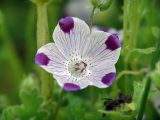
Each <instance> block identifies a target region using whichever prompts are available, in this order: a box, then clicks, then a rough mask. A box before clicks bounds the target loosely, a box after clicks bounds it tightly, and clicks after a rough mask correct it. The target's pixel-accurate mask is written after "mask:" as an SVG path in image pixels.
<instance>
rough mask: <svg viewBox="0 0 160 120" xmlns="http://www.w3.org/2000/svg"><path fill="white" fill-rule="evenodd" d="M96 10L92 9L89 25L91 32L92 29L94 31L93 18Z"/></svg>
mask: <svg viewBox="0 0 160 120" xmlns="http://www.w3.org/2000/svg"><path fill="white" fill-rule="evenodd" d="M95 9H96V7H94V8H93V9H92V12H91V15H90V17H89V20H88V25H89V28H90V32H91V29H92V24H93V17H94V11H95Z"/></svg>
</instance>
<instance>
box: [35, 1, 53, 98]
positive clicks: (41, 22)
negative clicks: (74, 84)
mask: <svg viewBox="0 0 160 120" xmlns="http://www.w3.org/2000/svg"><path fill="white" fill-rule="evenodd" d="M48 42H49V28H48V16H47V4H46V3H37V47H38V48H40V47H41V46H43V45H45V44H46V43H48ZM39 72H40V80H41V93H42V96H43V98H44V99H45V100H48V99H49V98H50V97H51V95H52V92H53V91H52V90H53V80H51V79H50V76H49V74H48V73H47V72H46V71H44V70H42V69H40V70H39Z"/></svg>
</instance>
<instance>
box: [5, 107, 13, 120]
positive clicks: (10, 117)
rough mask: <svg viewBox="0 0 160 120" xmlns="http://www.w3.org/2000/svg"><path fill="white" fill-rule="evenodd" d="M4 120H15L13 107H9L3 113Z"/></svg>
mask: <svg viewBox="0 0 160 120" xmlns="http://www.w3.org/2000/svg"><path fill="white" fill-rule="evenodd" d="M2 120H14V113H13V109H12V107H8V108H7V109H5V110H4V111H3V113H2Z"/></svg>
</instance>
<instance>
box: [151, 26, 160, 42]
mask: <svg viewBox="0 0 160 120" xmlns="http://www.w3.org/2000/svg"><path fill="white" fill-rule="evenodd" d="M152 33H153V35H154V37H155V38H156V39H158V38H159V37H160V28H159V27H152Z"/></svg>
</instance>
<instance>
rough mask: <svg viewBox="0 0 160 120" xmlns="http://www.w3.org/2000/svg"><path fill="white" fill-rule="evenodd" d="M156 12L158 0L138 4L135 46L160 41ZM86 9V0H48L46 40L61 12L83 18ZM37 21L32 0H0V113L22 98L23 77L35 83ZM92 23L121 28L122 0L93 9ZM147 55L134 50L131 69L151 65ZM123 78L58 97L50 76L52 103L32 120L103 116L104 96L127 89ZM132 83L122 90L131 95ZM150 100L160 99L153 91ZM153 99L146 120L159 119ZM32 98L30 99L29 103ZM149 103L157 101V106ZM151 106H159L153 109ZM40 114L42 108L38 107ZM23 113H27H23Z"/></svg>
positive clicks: (159, 8) (121, 65)
mask: <svg viewBox="0 0 160 120" xmlns="http://www.w3.org/2000/svg"><path fill="white" fill-rule="evenodd" d="M159 11H160V1H159V0H146V1H145V7H144V8H143V11H142V13H143V14H142V16H141V21H140V25H139V28H138V30H137V33H138V34H137V38H136V39H137V45H136V47H137V48H149V47H155V46H156V43H157V41H158V40H159V37H158V36H159V34H160V33H159V32H160V30H159V26H160V22H159V21H160V12H159ZM90 12H91V4H90V3H89V0H52V1H51V2H50V4H49V5H48V22H49V32H50V36H49V37H50V41H52V32H53V30H54V27H55V26H56V24H57V23H58V20H59V19H60V18H61V17H64V16H75V17H79V18H81V19H84V20H85V21H86V22H87V20H88V17H89V15H90ZM130 14H132V13H130ZM36 20H37V17H36V5H35V4H33V3H32V2H31V1H29V0H0V116H1V115H2V112H3V111H4V110H5V109H6V108H7V107H8V106H13V105H19V104H22V103H23V98H24V96H22V97H21V95H20V97H19V94H20V93H19V91H20V90H21V89H23V88H22V85H21V84H22V82H23V81H25V80H28V79H31V81H32V79H34V80H33V81H36V83H33V84H34V85H33V86H34V87H35V86H36V84H39V80H38V77H37V74H38V73H37V72H36V71H37V65H35V63H34V55H35V53H36V49H37V48H36V46H37V45H36V43H37V41H36ZM93 24H94V26H96V27H97V26H98V27H103V28H114V29H116V30H123V0H115V1H114V2H113V4H112V6H111V7H110V8H109V10H107V11H104V12H98V11H97V13H96V14H95V17H94V22H93ZM122 43H123V40H122ZM125 54H126V53H125V52H124V53H122V55H121V57H120V60H119V62H118V63H117V64H116V68H117V71H118V73H120V72H122V71H123V70H124V69H125V68H124V64H125V61H124V56H125ZM152 56H153V54H147V55H141V54H140V55H137V54H136V53H135V54H133V55H131V56H130V58H129V60H128V64H129V65H128V68H129V69H131V70H140V69H141V68H147V67H148V66H149V65H150V64H151V59H152ZM133 66H135V67H133ZM28 76H29V78H28ZM143 77H144V74H143V75H140V76H136V77H133V76H128V79H129V80H130V81H133V80H134V79H142V78H143ZM24 79H25V80H24ZM28 81H29V80H28ZM123 81H124V78H123V77H122V78H120V79H119V81H118V83H116V84H117V85H118V90H117V89H116V90H115V89H114V87H109V88H107V89H98V88H95V87H88V88H86V89H84V90H82V91H78V92H74V93H69V92H65V91H64V92H63V94H62V95H63V97H62V98H61V97H59V96H60V91H61V88H60V87H59V86H58V85H57V83H56V81H55V80H54V83H55V84H54V90H53V96H52V98H51V101H52V102H51V103H49V106H47V107H46V108H44V110H46V111H47V114H49V115H48V116H49V117H44V118H43V117H40V118H38V117H37V118H36V119H37V120H41V119H42V120H48V119H50V120H54V119H56V118H57V119H58V120H100V119H106V118H102V117H101V115H102V113H100V112H98V110H99V109H103V98H106V97H107V98H115V96H116V95H117V94H118V91H119V90H120V91H122V92H124V93H126V91H125V90H124V88H123V87H124V86H123ZM31 83H32V82H31ZM27 84H30V83H26V85H27ZM131 84H132V85H131V86H130V88H129V89H128V92H127V93H126V94H129V95H133V92H134V86H133V82H131ZM113 86H114V85H113ZM115 86H116V85H115ZM24 88H25V87H24ZM32 92H33V91H32ZM22 93H23V92H22ZM24 94H25V93H24ZM37 94H38V93H37ZM31 96H32V95H31ZM33 96H34V95H33ZM37 96H38V95H37ZM156 96H157V95H156ZM26 99H27V98H26ZM33 99H38V98H33ZM153 99H154V100H156V101H157V100H160V97H159V96H158V97H155V98H153ZM154 100H152V99H151V100H149V102H148V103H147V109H146V113H147V114H146V115H145V119H146V120H158V119H160V109H159V107H160V102H158V103H156V102H155V101H154ZM59 101H60V103H59ZM153 101H154V102H153ZM31 103H32V104H33V103H34V102H31ZM36 103H37V102H36ZM154 103H156V105H155V104H154ZM32 104H29V105H32ZM59 104H60V105H59ZM157 104H158V105H157ZM57 106H58V108H57ZM156 106H158V110H157V108H156ZM57 109H58V110H57ZM17 111H18V110H17ZM22 111H23V110H22ZM36 111H37V109H36ZM48 111H49V112H48ZM56 111H58V115H56V116H57V117H56V118H54V117H55V112H56ZM11 113H12V112H11ZM42 114H46V113H45V112H44V113H43V112H42ZM22 116H23V115H22ZM24 116H25V115H24ZM26 116H32V115H30V114H29V113H28V114H27V115H26ZM44 116H45V115H44ZM46 116H47V115H46ZM0 118H1V117H0ZM22 118H23V119H22V120H31V118H29V117H22ZM12 119H13V118H8V120H12ZM115 119H116V118H115ZM128 119H129V118H128ZM15 120H16V119H15ZM17 120H19V119H17ZM20 120H21V119H20ZM33 120H35V119H33Z"/></svg>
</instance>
